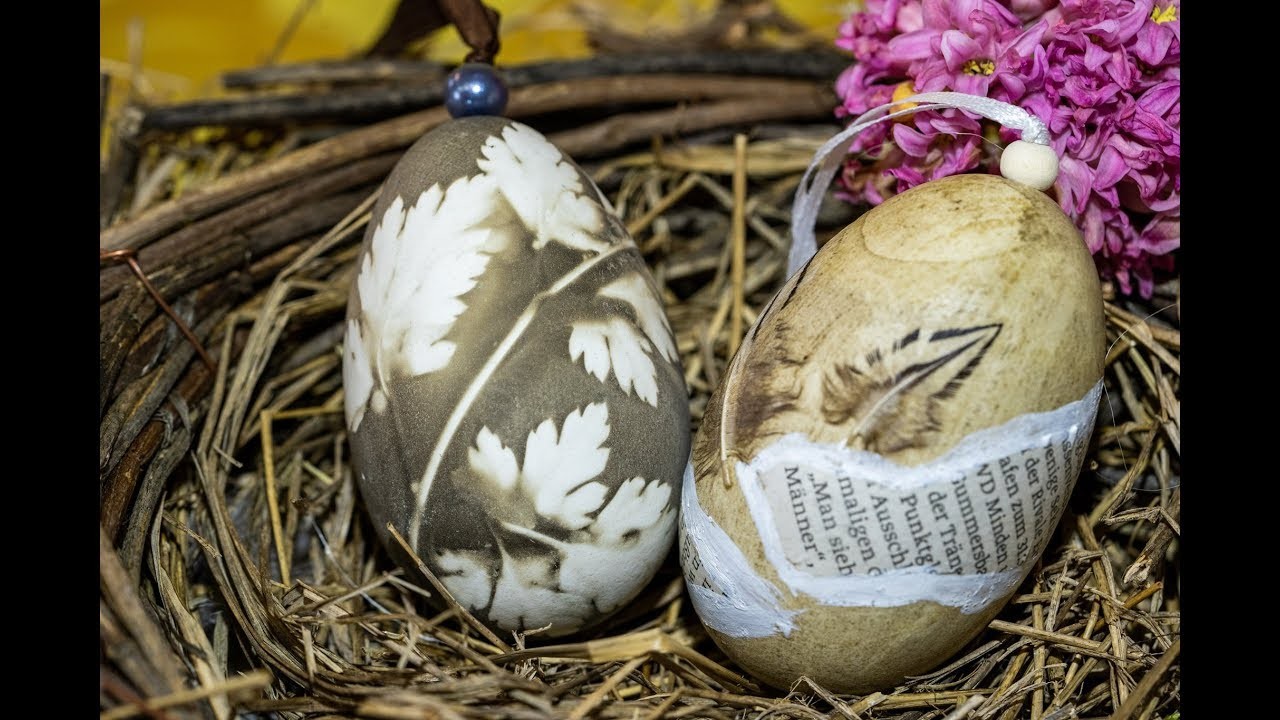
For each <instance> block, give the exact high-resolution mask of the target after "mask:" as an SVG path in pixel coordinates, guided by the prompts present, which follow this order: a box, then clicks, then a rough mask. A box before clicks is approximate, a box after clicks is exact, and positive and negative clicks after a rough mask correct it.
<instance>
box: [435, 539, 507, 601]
mask: <svg viewBox="0 0 1280 720" xmlns="http://www.w3.org/2000/svg"><path fill="white" fill-rule="evenodd" d="M436 566H437V567H439V569H440V579H441V580H442V581H443V582H444V583H445V584H446V585H447V586H448V587H449V592H450V593H452V594H453V597H454V599H455V600H457V601H458V603H459V604H461V605H462V606H463V607H465V608H467V609H468V610H480V609H482V608H484V607H486V606H488V605H489V590H490V588H492V587H493V583H492V582H491V581H490V577H489V570H488V569H487V567H486V565H485V562H484V558H483V556H480V555H478V554H477V553H474V552H470V551H466V550H462V551H458V552H450V551H448V550H446V551H444V552H442V553H440V554H438V555H437V556H436Z"/></svg>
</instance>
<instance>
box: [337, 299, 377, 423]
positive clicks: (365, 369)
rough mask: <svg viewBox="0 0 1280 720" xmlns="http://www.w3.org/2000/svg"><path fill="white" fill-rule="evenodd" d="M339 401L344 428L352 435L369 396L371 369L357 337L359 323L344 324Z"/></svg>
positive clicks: (361, 343) (350, 321)
mask: <svg viewBox="0 0 1280 720" xmlns="http://www.w3.org/2000/svg"><path fill="white" fill-rule="evenodd" d="M342 352H343V359H342V360H343V362H342V400H343V406H344V410H345V411H346V416H347V428H348V429H350V430H351V431H352V432H355V430H356V428H358V427H360V421H361V420H363V419H364V410H365V407H366V406H367V405H368V403H369V395H370V394H372V393H373V366H372V365H370V363H369V353H368V348H366V347H365V344H364V338H363V337H361V335H360V321H359V320H356V319H355V318H352V319H350V320H347V334H346V336H345V337H343V339H342Z"/></svg>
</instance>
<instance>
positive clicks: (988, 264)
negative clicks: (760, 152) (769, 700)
mask: <svg viewBox="0 0 1280 720" xmlns="http://www.w3.org/2000/svg"><path fill="white" fill-rule="evenodd" d="M1104 342H1105V341H1104V324H1103V311H1102V300H1101V293H1100V290H1099V284H1098V279H1097V274H1096V270H1095V269H1094V265H1093V261H1092V259H1091V257H1090V255H1089V253H1088V251H1087V250H1086V248H1085V245H1084V243H1083V241H1082V239H1081V236H1080V234H1079V232H1078V231H1077V230H1076V229H1075V227H1073V226H1072V224H1071V222H1070V221H1069V220H1068V219H1067V217H1066V216H1065V215H1063V213H1062V212H1061V211H1060V210H1059V209H1058V207H1057V206H1056V205H1055V204H1054V203H1053V202H1052V201H1051V200H1050V199H1049V198H1048V197H1046V196H1045V195H1044V194H1043V193H1041V192H1038V191H1036V190H1033V189H1031V188H1029V187H1026V186H1024V185H1019V184H1017V183H1014V182H1011V181H1009V180H1006V179H1004V178H1001V177H997V176H992V175H961V176H956V177H950V178H946V179H943V180H937V181H933V182H929V183H926V184H924V185H921V186H919V187H916V188H914V189H912V190H909V191H907V192H904V193H902V194H900V195H897V196H895V197H894V198H892V199H890V200H888V201H886V202H885V203H884V204H882V205H880V206H879V207H877V208H875V209H873V210H871V211H870V212H868V213H866V214H865V215H863V216H862V217H860V218H859V219H858V220H856V221H855V222H854V223H853V224H851V225H850V226H848V227H847V228H845V229H844V230H843V231H842V232H841V233H840V234H839V235H837V236H836V237H835V238H833V239H832V240H831V241H829V242H828V243H827V244H826V245H825V246H824V247H823V248H822V249H821V250H820V251H819V252H818V254H817V255H815V256H814V257H813V258H812V259H811V260H810V262H809V263H808V264H807V265H806V266H805V267H804V268H803V269H801V270H800V271H798V272H797V273H796V274H795V275H794V276H793V277H791V278H790V279H789V280H788V281H787V283H786V284H785V285H784V286H783V287H782V289H781V290H780V291H779V292H778V293H777V295H776V296H774V298H773V299H772V300H771V301H770V303H769V305H768V306H767V308H766V309H765V310H764V311H763V312H762V313H761V315H760V318H759V320H758V321H757V322H756V324H755V325H754V326H753V327H752V328H751V329H750V331H749V332H748V335H747V338H746V339H745V341H744V343H743V345H742V347H741V349H740V350H739V351H738V353H737V354H736V355H735V357H734V358H733V360H732V362H731V365H730V367H729V369H728V371H727V373H726V375H725V378H724V379H723V380H722V381H721V384H720V387H719V388H718V389H717V390H716V391H715V393H714V394H713V396H712V398H711V401H710V403H709V405H708V409H707V412H706V416H705V418H704V420H703V423H702V425H701V427H700V428H699V431H698V433H697V435H696V437H695V438H694V446H693V458H692V465H691V467H690V469H689V470H688V471H687V472H686V476H685V487H684V494H683V498H682V519H681V561H682V564H683V567H684V571H685V578H686V581H687V584H688V586H689V589H690V593H691V595H692V598H693V602H694V606H695V608H696V609H697V611H698V613H699V615H700V616H701V618H702V620H703V623H704V624H705V625H706V627H707V628H708V630H709V632H710V634H711V636H712V637H713V638H714V639H715V641H716V642H717V643H718V644H719V645H720V647H721V648H722V649H723V650H724V651H725V652H726V653H727V654H728V655H729V656H730V657H732V658H733V659H734V660H735V661H736V662H737V663H738V664H740V665H741V666H743V667H744V668H746V669H747V670H748V671H750V672H751V673H752V674H754V675H756V676H758V677H759V678H761V679H763V680H765V681H766V682H768V683H770V684H773V685H776V686H778V687H783V688H785V687H788V686H789V685H790V684H791V683H793V682H794V681H795V680H796V679H797V678H799V677H800V676H802V675H805V676H808V677H810V678H812V679H814V680H816V681H817V682H819V683H821V684H822V685H824V686H826V687H828V688H830V689H833V690H837V691H841V692H858V693H864V692H870V691H873V690H884V689H887V688H890V687H892V686H894V685H895V684H897V683H899V682H901V681H902V680H903V679H904V678H905V677H906V676H908V675H913V674H920V673H925V672H927V671H929V670H931V669H933V668H934V667H936V666H937V665H938V664H940V663H941V662H942V661H944V660H946V659H947V658H948V657H950V656H951V655H953V654H954V653H955V652H957V651H958V650H959V649H960V648H961V647H963V646H964V645H965V643H967V642H969V641H970V640H971V639H972V638H973V637H974V636H975V635H976V634H977V633H979V632H980V631H981V630H982V629H983V628H984V627H986V625H987V624H988V623H989V622H990V620H991V618H992V617H993V616H994V615H995V614H996V613H997V612H998V611H999V610H1000V609H1001V607H1002V606H1003V605H1004V604H1005V603H1006V602H1007V601H1008V599H1009V598H1010V597H1011V596H1012V594H1013V593H1014V592H1015V590H1016V589H1017V588H1018V586H1019V584H1020V583H1021V582H1022V580H1023V579H1024V578H1025V577H1026V575H1027V574H1028V573H1029V572H1030V570H1031V568H1032V566H1033V565H1034V564H1035V562H1036V560H1037V559H1038V558H1039V556H1040V554H1041V553H1042V552H1043V551H1044V548H1045V546H1046V544H1047V543H1048V541H1049V539H1050V537H1051V536H1052V534H1053V532H1054V529H1055V527H1056V525H1057V523H1058V521H1059V518H1060V517H1061V515H1062V511H1063V509H1064V508H1065V506H1066V503H1067V500H1068V496H1069V495H1070V493H1071V489H1072V487H1073V485H1074V483H1075V480H1076V476H1077V474H1078V473H1079V471H1080V467H1081V464H1082V462H1083V460H1084V457H1085V454H1086V448H1087V444H1088V441H1089V437H1090V434H1091V432H1092V427H1093V421H1094V415H1095V413H1096V410H1097V405H1098V399H1099V395H1100V392H1101V378H1102V366H1103V355H1104Z"/></svg>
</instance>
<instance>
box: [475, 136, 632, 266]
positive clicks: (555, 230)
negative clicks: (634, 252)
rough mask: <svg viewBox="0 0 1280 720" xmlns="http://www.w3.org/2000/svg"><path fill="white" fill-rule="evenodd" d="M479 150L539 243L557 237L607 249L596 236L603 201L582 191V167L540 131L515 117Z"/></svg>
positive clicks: (490, 173) (601, 220) (576, 246)
mask: <svg viewBox="0 0 1280 720" xmlns="http://www.w3.org/2000/svg"><path fill="white" fill-rule="evenodd" d="M480 152H481V154H482V155H483V157H481V158H479V159H478V160H477V161H476V163H477V164H478V165H479V166H480V169H481V170H483V171H484V173H485V175H487V176H489V177H491V178H493V179H494V180H495V181H496V183H497V184H496V187H497V188H499V190H500V191H501V193H502V195H503V196H504V197H506V199H507V202H509V203H510V204H511V207H512V209H514V210H515V212H516V214H517V215H518V216H519V217H520V220H521V222H523V223H524V225H525V227H526V228H528V230H529V232H531V233H533V235H534V239H533V247H534V249H541V248H542V247H543V246H545V245H546V244H547V243H548V242H552V241H555V242H558V243H560V244H562V245H565V246H566V247H569V248H572V249H574V250H582V251H584V252H590V253H599V252H604V251H605V250H606V249H608V247H609V243H607V242H605V241H604V240H601V239H600V238H599V237H598V236H597V233H599V232H600V231H601V229H602V228H603V224H604V218H603V216H602V214H601V213H602V211H601V209H600V206H599V205H597V204H596V203H595V202H594V201H593V200H592V198H591V196H590V195H588V194H586V193H585V192H583V187H582V179H581V178H580V177H579V175H578V171H577V169H576V168H574V166H573V165H572V164H570V163H569V162H568V161H567V160H565V158H564V156H563V155H561V153H560V151H559V150H558V149H557V148H556V146H554V145H552V144H551V143H550V142H547V139H546V138H544V137H543V136H542V135H541V134H540V133H539V132H538V131H536V130H534V129H533V128H531V127H528V126H527V125H522V124H520V123H512V124H511V125H508V126H507V127H505V128H503V129H502V137H501V138H497V137H490V138H489V139H488V140H486V141H485V143H484V147H483V148H481V150H480Z"/></svg>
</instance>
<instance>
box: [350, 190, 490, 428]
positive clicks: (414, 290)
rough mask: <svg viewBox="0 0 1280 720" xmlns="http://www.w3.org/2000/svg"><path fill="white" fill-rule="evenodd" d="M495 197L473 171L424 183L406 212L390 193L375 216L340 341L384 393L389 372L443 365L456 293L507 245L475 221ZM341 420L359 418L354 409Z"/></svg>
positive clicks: (460, 305)
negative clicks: (352, 316)
mask: <svg viewBox="0 0 1280 720" xmlns="http://www.w3.org/2000/svg"><path fill="white" fill-rule="evenodd" d="M496 197H497V195H496V192H495V190H494V180H493V178H490V177H487V176H485V175H477V176H475V177H472V178H466V177H463V178H458V179H457V180H455V181H453V183H451V184H450V185H449V187H448V188H447V189H444V190H442V189H441V188H440V186H439V185H438V184H437V185H432V186H431V187H430V188H428V189H427V190H426V191H424V192H423V193H422V194H421V195H420V196H419V197H418V199H417V202H416V203H414V205H413V207H411V208H409V209H408V210H406V209H405V207H404V199H403V198H401V197H397V198H396V199H395V200H394V201H392V203H391V205H390V206H389V207H388V208H387V210H386V212H385V213H383V216H382V220H381V221H380V222H379V223H378V226H377V227H376V228H375V229H374V232H373V237H372V240H371V242H370V245H369V251H368V252H367V253H366V254H365V256H364V258H363V260H362V261H361V264H360V273H359V275H358V276H357V277H356V289H357V292H358V293H359V296H360V309H361V313H362V324H361V326H360V327H359V328H357V329H358V330H359V331H360V332H357V333H352V332H351V327H350V325H348V339H350V338H351V337H353V336H355V337H360V338H361V339H362V344H363V345H364V349H363V355H361V354H360V353H358V352H356V351H355V350H352V349H349V350H348V352H349V353H350V354H351V355H350V357H351V359H353V360H355V359H359V358H360V357H363V358H365V362H366V364H368V365H369V366H370V368H371V369H370V372H369V376H370V381H371V387H374V386H376V388H377V389H378V390H380V391H381V392H383V393H385V392H386V385H387V382H388V381H389V380H390V375H391V373H392V372H393V371H399V372H403V373H407V374H409V375H422V374H425V373H429V372H433V371H436V370H439V369H441V368H443V367H445V366H446V365H448V364H449V360H450V359H451V358H452V357H453V352H454V350H455V345H454V343H452V342H450V341H448V340H445V339H444V338H445V336H446V335H447V334H448V332H449V331H450V329H452V327H453V324H454V321H455V320H457V319H458V316H459V315H461V314H462V312H463V311H464V310H465V309H466V307H467V306H466V304H465V303H464V302H463V301H462V299H461V298H462V296H463V295H465V294H466V293H467V292H468V291H470V290H471V289H472V288H474V287H475V286H476V282H477V279H478V278H479V276H480V275H481V274H482V273H483V272H484V270H485V267H486V266H487V265H488V262H489V257H490V256H491V255H492V254H494V253H496V252H500V251H501V250H502V249H503V248H504V247H505V246H506V244H507V242H508V237H507V235H506V234H504V233H500V232H495V231H494V230H493V229H491V228H490V227H487V226H485V225H482V224H481V223H482V222H483V221H484V220H486V219H488V218H489V217H490V216H491V215H492V214H493V212H494V208H495V199H496ZM361 379H362V378H361ZM361 379H357V385H358V387H362V386H359V384H358V383H359V382H360V380H361ZM374 392H375V394H376V392H377V391H374ZM357 398H358V396H357ZM376 409H377V408H376V407H375V410H376ZM347 417H348V420H349V421H350V420H351V419H352V418H357V419H358V418H361V417H363V412H362V408H360V407H357V408H355V409H354V410H353V409H351V408H348V415H347ZM353 429H354V428H353Z"/></svg>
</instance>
